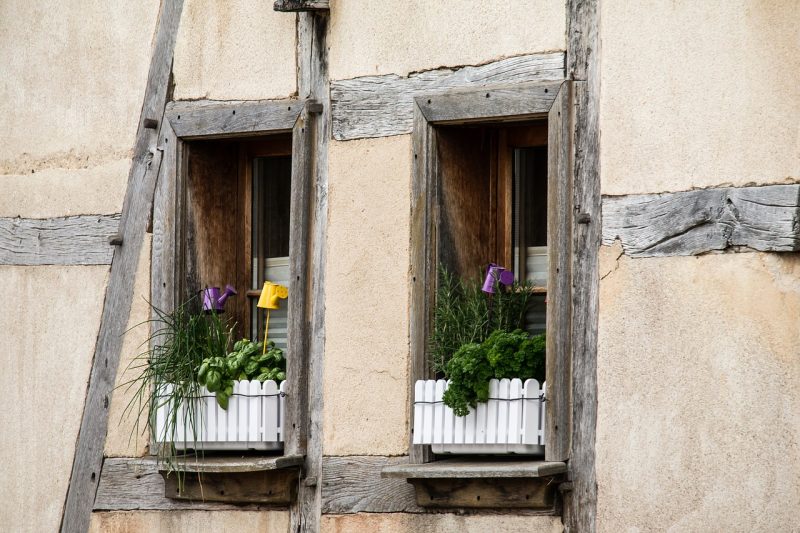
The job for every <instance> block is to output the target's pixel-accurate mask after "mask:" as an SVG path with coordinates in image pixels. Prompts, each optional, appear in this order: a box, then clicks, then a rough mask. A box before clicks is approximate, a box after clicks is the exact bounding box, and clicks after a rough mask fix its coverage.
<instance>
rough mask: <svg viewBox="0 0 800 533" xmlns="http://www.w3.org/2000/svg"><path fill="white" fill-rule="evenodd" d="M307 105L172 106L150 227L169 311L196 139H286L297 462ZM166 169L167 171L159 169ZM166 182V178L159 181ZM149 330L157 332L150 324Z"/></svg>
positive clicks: (302, 422)
mask: <svg viewBox="0 0 800 533" xmlns="http://www.w3.org/2000/svg"><path fill="white" fill-rule="evenodd" d="M309 103H311V102H309V101H305V100H270V101H259V102H228V103H219V102H205V101H199V102H171V103H169V104H168V105H167V109H166V113H165V119H166V120H165V122H166V123H165V124H163V125H162V131H161V133H162V136H163V139H162V141H163V146H164V150H165V153H164V159H163V162H162V170H164V171H163V172H161V174H160V175H161V177H162V179H160V180H159V182H158V183H157V185H156V192H155V197H154V201H153V214H152V219H151V227H152V232H153V246H152V255H151V301H152V304H153V305H154V306H156V307H158V308H160V309H164V310H168V311H169V310H172V309H174V308H175V306H176V305H178V304H179V303H180V302H181V300H182V297H183V295H184V293H185V277H186V264H185V259H186V258H185V254H184V253H183V243H184V242H185V240H186V226H185V222H186V207H187V206H186V201H185V198H186V196H185V195H186V189H187V181H188V150H187V146H186V143H187V142H189V141H196V140H213V139H225V138H242V140H246V139H247V138H248V137H256V136H258V137H263V136H266V135H273V134H282V133H290V134H291V136H292V141H291V155H292V185H291V208H290V209H291V224H290V235H289V258H290V259H289V275H290V279H291V280H292V297H291V298H290V299H289V308H288V321H289V327H288V332H287V344H288V346H289V347H290V350H291V354H290V356H289V357H288V358H287V378H288V382H287V388H286V399H285V401H286V404H285V405H286V407H285V411H284V413H285V423H284V455H283V456H284V457H287V456H295V455H298V456H302V455H304V453H305V449H306V435H307V426H308V412H307V411H308V407H307V406H308V390H307V387H305V386H304V384H306V383H307V381H308V379H307V378H308V371H309V369H308V364H309V363H308V349H307V347H308V344H309V339H308V335H309V320H308V313H309V311H308V310H309V299H308V295H309V294H310V282H309V276H310V272H311V269H310V266H309V258H310V253H309V236H310V232H309V227H310V223H311V222H310V217H311V207H312V202H311V201H310V197H309V195H310V194H311V192H312V189H311V182H312V180H313V165H312V161H311V158H312V152H311V150H312V141H313V137H312V131H313V127H312V125H311V121H313V120H315V117H314V115H313V114H312V113H311V112H310V111H309V108H313V106H310V105H308V104H309ZM164 165H167V167H166V169H163V166H164ZM164 178H166V179H164ZM154 327H157V326H155V325H154Z"/></svg>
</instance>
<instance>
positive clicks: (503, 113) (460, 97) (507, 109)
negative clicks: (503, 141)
mask: <svg viewBox="0 0 800 533" xmlns="http://www.w3.org/2000/svg"><path fill="white" fill-rule="evenodd" d="M561 83H562V82H560V81H555V82H549V83H531V84H527V83H526V84H520V85H516V86H511V87H491V88H484V89H465V90H454V91H449V92H447V93H446V94H437V95H430V96H427V95H422V96H417V97H415V99H414V100H415V101H416V103H417V106H418V107H419V109H420V110H421V111H422V114H423V115H425V118H426V119H427V120H428V122H432V123H438V124H447V123H460V122H473V121H485V120H490V119H495V118H496V119H500V120H502V119H504V118H509V117H511V118H513V120H522V119H527V118H531V117H534V116H542V115H544V114H546V113H547V112H548V111H550V108H551V107H552V105H553V100H555V97H556V94H557V93H558V89H559V87H560V86H561Z"/></svg>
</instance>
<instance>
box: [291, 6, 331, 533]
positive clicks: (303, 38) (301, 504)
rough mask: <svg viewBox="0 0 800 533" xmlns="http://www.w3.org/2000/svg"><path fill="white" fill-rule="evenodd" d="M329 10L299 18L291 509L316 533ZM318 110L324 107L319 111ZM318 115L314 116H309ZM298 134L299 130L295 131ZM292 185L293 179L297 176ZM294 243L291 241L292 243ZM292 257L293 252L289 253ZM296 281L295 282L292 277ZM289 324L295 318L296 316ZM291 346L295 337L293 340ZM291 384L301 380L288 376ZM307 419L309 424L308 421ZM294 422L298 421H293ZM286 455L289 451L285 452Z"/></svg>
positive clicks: (295, 522) (297, 528) (296, 524)
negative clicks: (301, 209)
mask: <svg viewBox="0 0 800 533" xmlns="http://www.w3.org/2000/svg"><path fill="white" fill-rule="evenodd" d="M329 20H330V19H329V15H328V12H327V11H310V12H304V13H299V14H298V15H297V24H298V25H297V47H298V48H297V50H298V51H297V57H298V93H299V95H300V97H301V98H305V99H309V100H314V101H315V102H314V104H315V105H314V109H309V110H308V111H309V116H308V122H307V123H306V127H307V128H310V129H311V135H310V139H311V141H312V142H311V143H309V146H310V148H309V150H310V153H309V159H310V160H311V161H312V163H311V169H312V170H313V172H312V174H311V176H313V177H312V178H311V179H312V180H313V181H312V182H311V186H310V192H311V194H310V198H309V199H308V202H309V203H308V207H309V217H310V218H309V232H308V241H306V243H305V244H306V245H307V246H308V248H309V255H310V266H309V267H307V271H306V272H307V278H306V285H305V287H304V291H305V292H306V294H305V297H306V298H307V299H308V304H307V305H306V314H305V315H304V316H303V319H304V320H308V329H307V335H308V344H307V356H306V357H307V376H308V379H307V381H300V382H299V383H298V386H303V387H305V394H306V395H307V409H306V412H305V416H306V418H305V419H301V423H304V424H306V426H305V428H304V429H302V428H301V429H300V431H301V432H302V433H304V434H305V437H306V442H305V456H306V461H305V465H304V469H303V471H304V475H305V479H304V480H303V481H302V483H300V490H299V493H298V496H297V502H296V504H295V505H293V506H292V513H291V525H290V530H291V531H292V532H316V531H319V527H320V515H321V492H322V491H321V483H320V480H321V479H322V475H323V472H322V389H323V386H322V385H323V381H322V368H323V363H324V361H323V357H324V353H325V307H324V302H325V251H326V248H325V243H326V233H327V213H328V139H329V138H330V135H331V129H330V103H329V97H328V94H329V78H328V47H327V37H328V27H329ZM319 106H322V109H321V112H318V111H320V109H319ZM311 111H314V113H311ZM295 131H296V130H295ZM293 181H294V178H293ZM290 245H291V243H290ZM289 253H290V255H291V254H292V253H294V252H293V251H292V250H291V249H290V252H289ZM293 281H296V279H294V280H293ZM291 320H294V316H292V318H291ZM290 342H291V338H290ZM289 379H290V380H297V378H295V377H294V376H289ZM306 421H307V422H306ZM295 423H296V422H295ZM287 453H288V450H287Z"/></svg>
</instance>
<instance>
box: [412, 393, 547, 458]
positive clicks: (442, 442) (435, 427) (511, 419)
mask: <svg viewBox="0 0 800 533" xmlns="http://www.w3.org/2000/svg"><path fill="white" fill-rule="evenodd" d="M446 389H447V381H446V380H444V379H440V380H438V381H435V380H420V381H417V382H416V383H415V385H414V444H430V445H431V448H432V450H433V452H434V453H442V454H444V453H458V454H531V455H533V454H536V455H538V454H544V414H545V411H544V409H545V402H544V384H542V387H541V388H540V387H539V382H538V381H536V380H535V379H529V380H526V381H525V383H522V381H521V380H519V379H500V380H498V379H493V380H491V381H490V382H489V398H490V399H489V401H488V402H486V403H482V404H481V403H479V404H478V407H477V408H476V409H472V408H470V412H469V414H468V415H467V416H463V417H460V416H456V415H455V414H454V413H453V410H452V409H450V408H449V407H447V406H446V405H445V404H444V403H443V402H442V396H443V395H444V391H445V390H446Z"/></svg>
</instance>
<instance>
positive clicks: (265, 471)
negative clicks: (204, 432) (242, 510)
mask: <svg viewBox="0 0 800 533" xmlns="http://www.w3.org/2000/svg"><path fill="white" fill-rule="evenodd" d="M302 464H303V456H302V455H278V456H262V457H243V456H240V457H230V456H228V457H205V458H202V459H199V458H193V459H191V460H189V461H187V462H181V463H178V470H179V471H180V474H178V473H176V472H171V473H168V472H167V469H166V468H165V467H164V466H160V467H159V473H160V474H161V475H162V477H163V478H164V495H165V496H166V497H167V498H171V499H176V500H191V501H210V502H225V503H261V504H274V505H285V504H286V505H288V504H291V503H292V502H293V501H294V499H295V498H296V496H297V480H298V479H299V477H300V469H301V467H302ZM179 475H180V476H181V478H182V479H181V481H182V484H183V486H182V487H180V490H179V487H178V476H179Z"/></svg>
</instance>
